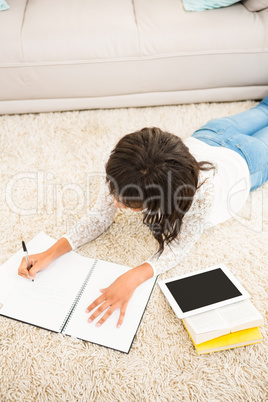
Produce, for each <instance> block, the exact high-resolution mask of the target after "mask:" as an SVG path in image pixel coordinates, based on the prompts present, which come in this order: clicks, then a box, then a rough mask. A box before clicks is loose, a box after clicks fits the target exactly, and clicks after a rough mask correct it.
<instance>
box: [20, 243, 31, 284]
mask: <svg viewBox="0 0 268 402" xmlns="http://www.w3.org/2000/svg"><path fill="white" fill-rule="evenodd" d="M22 248H23V252H24V256H25V258H26V261H27V269H28V271H29V269H30V268H31V266H30V263H29V257H28V251H27V248H26V244H25V242H24V241H23V240H22ZM33 281H34V280H33V279H32V282H33Z"/></svg>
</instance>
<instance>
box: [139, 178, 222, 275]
mask: <svg viewBox="0 0 268 402" xmlns="http://www.w3.org/2000/svg"><path fill="white" fill-rule="evenodd" d="M213 199H214V191H213V185H212V184H211V181H210V179H207V180H206V182H205V183H204V184H203V185H202V186H201V187H200V188H199V189H198V190H197V191H196V193H195V197H194V200H193V203H192V205H191V208H190V209H189V211H188V212H187V213H186V214H185V216H184V217H183V222H182V226H181V231H180V233H179V235H178V237H177V238H176V239H175V240H173V241H172V242H171V243H170V244H169V245H167V246H165V248H164V251H163V253H162V254H161V255H160V256H159V257H158V256H157V255H156V254H154V255H153V256H151V257H150V258H149V259H148V260H147V261H146V262H147V263H148V264H150V265H151V266H152V268H153V271H154V275H159V274H161V273H163V272H165V271H167V270H169V269H171V268H173V267H175V266H176V265H178V264H179V262H180V261H181V260H182V259H183V258H184V257H185V255H186V254H187V253H188V252H189V251H190V250H191V248H192V247H193V245H194V244H195V243H196V242H197V240H198V239H199V237H200V236H201V234H202V233H203V231H204V229H205V228H206V225H207V222H206V217H207V215H208V213H209V211H210V208H211V206H212V203H213Z"/></svg>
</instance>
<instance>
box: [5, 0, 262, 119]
mask: <svg viewBox="0 0 268 402" xmlns="http://www.w3.org/2000/svg"><path fill="white" fill-rule="evenodd" d="M8 3H9V5H10V10H9V11H4V12H1V13H0V113H2V114H3V113H29V112H46V111H59V110H73V109H92V108H116V107H128V106H148V105H163V104H179V103H191V102H207V101H208V102H210V101H233V100H243V99H260V98H263V97H264V96H265V95H267V94H268V9H266V10H263V11H259V12H250V11H248V10H247V8H246V7H245V6H244V5H243V4H242V3H237V4H235V5H233V6H231V7H227V8H221V9H216V10H209V11H203V12H186V11H185V10H184V8H183V5H182V1H181V0H95V1H93V0H75V1H73V0H8Z"/></svg>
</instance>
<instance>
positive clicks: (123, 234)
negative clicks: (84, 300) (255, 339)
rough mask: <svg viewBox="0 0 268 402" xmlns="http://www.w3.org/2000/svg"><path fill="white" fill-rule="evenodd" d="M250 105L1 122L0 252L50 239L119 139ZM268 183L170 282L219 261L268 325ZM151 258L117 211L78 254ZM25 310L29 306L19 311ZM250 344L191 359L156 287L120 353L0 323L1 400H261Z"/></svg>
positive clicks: (260, 364)
mask: <svg viewBox="0 0 268 402" xmlns="http://www.w3.org/2000/svg"><path fill="white" fill-rule="evenodd" d="M255 104H257V103H255V102H250V101H247V102H232V103H220V104H216V103H213V104H198V105H181V106H165V107H153V108H138V109H120V110H96V111H81V112H77V111H76V112H66V113H47V114H37V115H21V116H18V115H14V116H0V139H1V191H0V197H1V206H0V208H1V221H0V224H1V238H0V242H1V256H0V263H4V261H6V260H7V259H8V258H9V257H10V256H11V255H12V254H13V253H14V252H15V251H16V250H18V249H19V248H20V245H21V239H22V238H23V239H24V240H25V241H29V240H30V239H31V238H32V237H33V236H34V235H35V234H37V233H38V232H40V231H41V230H44V231H45V232H46V233H47V234H49V235H50V236H53V237H55V238H59V237H60V236H61V235H62V234H63V233H65V231H66V229H67V228H68V227H69V226H70V225H72V224H73V223H74V222H75V221H76V220H77V219H78V218H79V217H80V216H82V215H83V214H84V213H85V212H86V210H87V208H88V207H89V206H90V205H91V204H92V202H93V201H94V199H95V197H96V194H97V191H98V180H97V173H98V172H99V171H100V169H101V164H102V160H103V155H105V154H106V153H107V152H108V151H109V149H110V148H111V147H112V146H113V145H114V144H115V143H116V141H117V140H118V139H119V138H120V137H121V136H123V135H124V134H126V133H129V132H132V131H134V130H136V129H140V128H142V127H145V126H158V127H161V128H162V129H165V130H169V131H170V132H173V133H176V134H177V135H179V136H181V137H182V138H186V137H187V136H189V135H191V133H192V132H193V131H194V130H195V129H197V128H198V127H200V126H201V125H202V124H204V123H206V121H208V120H209V119H212V118H216V117H221V116H224V115H231V114H234V113H238V112H241V111H244V110H247V109H249V108H250V107H252V106H254V105H255ZM267 196H268V185H266V186H263V187H262V188H261V189H259V190H258V191H256V192H255V193H252V194H251V196H250V197H249V199H248V202H247V204H246V205H245V207H244V208H243V210H242V211H241V213H240V215H239V217H237V219H231V220H229V221H227V222H226V223H223V224H221V225H219V226H217V227H216V228H214V229H212V230H211V231H209V232H207V233H206V234H205V235H203V237H202V238H201V239H200V240H199V241H198V243H197V244H196V246H195V247H194V249H193V250H192V251H191V252H190V253H189V254H188V256H186V257H185V259H184V260H183V261H182V262H181V263H180V264H179V265H178V266H177V267H175V268H174V269H172V270H171V271H169V272H167V273H166V274H165V275H163V276H162V277H163V278H164V277H170V276H174V275H175V274H179V273H186V272H189V271H193V270H196V269H201V268H205V267H207V266H210V265H214V264H216V263H218V262H221V261H223V262H225V263H226V264H227V265H228V266H229V268H230V269H231V270H232V272H233V273H234V274H235V276H237V278H239V279H240V281H241V282H242V284H243V285H244V287H245V288H246V289H247V290H248V291H249V293H250V294H251V296H252V302H253V303H254V305H255V306H256V307H257V309H258V310H259V311H260V313H261V314H262V315H263V316H265V317H266V318H265V321H266V323H267V283H268V271H267V255H266V254H265V253H266V250H267V237H268V236H267V234H268V225H267V205H268V203H267ZM154 250H155V242H154V240H153V238H152V236H151V235H150V233H149V231H148V230H147V228H146V227H144V226H143V224H142V216H141V214H139V213H135V212H131V211H122V212H119V213H118V215H117V217H116V220H115V222H114V224H113V225H112V226H111V227H110V229H109V230H108V231H107V232H106V233H104V234H103V235H102V236H101V237H99V238H98V239H96V240H95V241H93V242H92V243H90V244H87V245H85V246H83V247H81V249H80V250H79V251H78V252H79V253H81V254H83V255H86V256H89V257H97V258H101V259H106V260H110V261H113V262H117V263H121V264H125V265H130V266H135V265H137V264H139V263H141V262H142V261H144V260H145V259H146V258H147V257H148V256H149V255H150V254H151V253H152V252H153V251H154ZM29 308H30V306H29ZM261 332H262V334H263V337H264V340H263V342H262V343H260V344H256V345H252V346H246V347H242V348H237V349H233V350H227V351H224V352H218V353H212V354H208V355H203V356H198V355H197V354H196V352H195V349H194V347H193V345H192V342H191V340H190V338H189V336H188V334H187V332H186V330H185V329H184V327H183V324H182V323H181V322H180V321H179V320H178V319H177V318H176V317H175V315H174V313H173V311H172V310H171V308H170V307H169V305H168V303H167V302H166V300H165V298H164V297H163V295H162V293H161V292H160V290H159V288H158V286H156V287H155V289H154V291H153V294H152V297H151V299H150V301H149V304H148V306H147V309H146V312H145V314H144V317H143V320H142V322H141V325H140V328H139V330H138V333H137V336H136V338H135V340H134V343H133V346H132V348H131V350H130V353H129V354H128V355H126V354H123V353H120V352H116V351H114V350H110V349H106V348H104V347H101V346H97V345H94V344H91V343H88V342H83V341H80V340H78V339H75V338H71V337H67V336H66V337H65V336H63V335H58V334H55V333H52V332H49V331H46V330H42V329H38V328H35V327H33V326H30V325H27V324H23V323H20V322H16V321H13V320H11V319H7V318H4V317H0V377H1V380H0V400H1V401H23V402H25V401H42V402H43V401H210V402H212V401H213V402H214V401H241V402H242V401H243V402H244V401H265V400H267V399H268V393H267V389H268V388H267V385H268V376H267V363H268V359H267V345H268V340H267V328H266V327H265V326H264V327H261Z"/></svg>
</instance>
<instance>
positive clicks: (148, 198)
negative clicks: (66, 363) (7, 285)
mask: <svg viewBox="0 0 268 402" xmlns="http://www.w3.org/2000/svg"><path fill="white" fill-rule="evenodd" d="M267 179H268V97H266V98H265V99H264V100H263V101H262V102H261V103H260V104H259V105H257V106H256V107H254V108H252V109H250V110H248V111H246V112H243V113H239V114H237V115H234V116H231V117H226V118H221V119H214V120H211V121H209V122H208V123H207V124H206V125H204V126H203V127H202V128H200V129H199V130H197V131H196V132H195V133H194V134H193V135H192V136H191V137H190V138H187V139H186V140H185V141H184V142H183V141H181V139H180V138H179V137H177V136H175V135H173V134H169V133H167V132H163V131H162V130H160V129H159V128H144V129H142V130H141V131H137V132H135V133H132V134H128V135H126V136H124V137H123V138H122V139H121V140H120V141H119V142H118V144H117V145H116V147H115V148H114V150H113V151H112V153H111V155H110V157H109V160H108V162H107V164H106V183H105V184H104V186H103V190H102V191H101V192H100V194H99V196H98V200H97V202H96V205H95V207H94V208H93V210H92V211H90V213H89V214H87V215H86V216H84V217H83V218H82V219H81V220H80V221H79V222H78V223H77V224H76V225H75V226H74V227H72V228H71V229H70V231H69V232H68V233H67V234H66V235H65V236H63V237H62V238H61V239H59V240H58V241H57V242H56V243H55V244H54V245H53V246H52V247H51V248H49V249H48V250H46V251H44V252H43V253H40V254H35V255H30V256H29V262H30V265H31V269H30V270H29V271H28V270H27V263H26V260H25V258H23V259H22V262H21V265H20V267H19V270H18V273H19V275H21V276H23V277H25V278H30V279H32V278H34V277H35V275H36V274H37V272H39V271H41V270H43V269H45V268H46V267H47V266H48V265H49V264H50V263H51V262H52V261H53V260H55V259H56V258H57V257H59V256H61V255H62V254H65V253H67V252H68V251H70V250H72V249H73V250H74V249H76V248H78V247H80V246H82V245H83V244H85V243H87V242H89V241H91V240H93V239H95V238H96V237H98V236H99V235H101V234H102V233H103V232H104V231H105V230H106V229H107V228H108V227H109V226H110V225H111V224H112V222H113V220H114V216H115V213H116V209H117V208H130V209H132V210H134V211H142V213H143V215H144V219H143V221H144V223H145V224H146V225H148V227H149V228H150V230H151V232H152V234H153V236H154V237H155V239H156V240H157V242H158V245H159V248H158V251H157V252H156V253H155V254H154V255H153V256H152V257H151V258H149V259H148V260H147V261H146V262H144V263H143V264H141V265H139V266H137V267H135V268H133V269H131V270H129V271H128V272H127V273H125V274H124V275H122V276H120V277H119V278H118V279H117V280H116V281H115V282H113V283H112V284H111V285H110V286H109V287H108V288H106V289H101V295H100V296H99V297H98V298H97V299H96V300H95V301H94V302H93V303H91V304H90V305H89V306H88V307H87V306H85V308H86V307H87V309H86V313H90V312H92V310H94V309H95V311H94V312H93V313H91V314H90V316H89V318H88V321H89V322H92V321H93V320H95V319H96V318H98V317H99V315H100V314H101V313H103V311H104V310H107V311H106V312H105V314H104V315H103V316H102V317H101V318H98V320H97V321H96V322H97V325H98V326H100V325H101V324H103V323H104V322H105V321H106V320H107V318H108V317H109V316H110V315H111V314H112V313H113V312H114V311H115V310H116V309H117V308H119V309H120V317H119V320H118V323H117V326H118V327H120V325H121V324H122V323H123V319H124V316H125V313H126V309H127V305H128V302H129V300H130V298H131V296H132V294H133V293H134V291H135V289H136V288H137V287H138V286H139V285H140V284H141V283H143V282H144V281H146V280H147V279H149V278H151V277H152V276H154V275H158V274H161V273H163V272H164V271H167V270H168V269H170V268H172V267H174V266H176V265H178V264H179V262H180V261H181V260H182V258H183V257H184V256H185V255H186V254H187V253H188V252H189V251H190V249H191V248H192V247H193V245H194V244H195V242H196V241H197V240H198V239H199V237H200V236H201V234H202V233H203V231H204V230H206V229H208V228H211V227H212V226H215V225H216V224H218V223H221V222H224V221H226V220H227V219H229V218H230V217H232V216H233V217H234V216H236V214H237V213H238V211H239V210H240V209H241V208H242V207H243V205H244V204H245V202H246V199H247V197H248V195H249V192H250V191H253V190H255V189H257V188H258V187H260V186H261V185H262V184H264V183H265V182H266V181H267Z"/></svg>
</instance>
